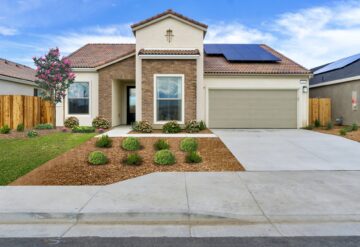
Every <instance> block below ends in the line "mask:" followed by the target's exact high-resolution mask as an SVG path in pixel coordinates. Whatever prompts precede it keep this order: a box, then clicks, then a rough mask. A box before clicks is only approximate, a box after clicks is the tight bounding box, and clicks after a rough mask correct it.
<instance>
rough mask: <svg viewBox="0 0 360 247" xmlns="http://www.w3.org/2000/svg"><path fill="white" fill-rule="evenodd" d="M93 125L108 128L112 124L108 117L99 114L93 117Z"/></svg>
mask: <svg viewBox="0 0 360 247" xmlns="http://www.w3.org/2000/svg"><path fill="white" fill-rule="evenodd" d="M92 126H93V127H94V128H97V129H108V128H110V127H111V124H110V122H109V120H107V119H106V118H103V117H101V116H98V117H96V118H94V119H93V121H92Z"/></svg>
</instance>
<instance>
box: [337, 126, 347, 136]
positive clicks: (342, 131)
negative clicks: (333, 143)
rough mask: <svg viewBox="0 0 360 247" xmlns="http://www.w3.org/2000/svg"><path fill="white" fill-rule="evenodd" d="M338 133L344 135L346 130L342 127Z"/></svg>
mask: <svg viewBox="0 0 360 247" xmlns="http://www.w3.org/2000/svg"><path fill="white" fill-rule="evenodd" d="M339 134H340V135H342V136H346V134H347V130H346V129H345V128H342V129H341V130H340V131H339Z"/></svg>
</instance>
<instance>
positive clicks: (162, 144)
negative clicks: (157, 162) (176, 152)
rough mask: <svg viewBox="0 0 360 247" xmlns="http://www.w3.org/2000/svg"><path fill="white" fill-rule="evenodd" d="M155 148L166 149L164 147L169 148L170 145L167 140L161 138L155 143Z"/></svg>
mask: <svg viewBox="0 0 360 247" xmlns="http://www.w3.org/2000/svg"><path fill="white" fill-rule="evenodd" d="M154 148H155V150H164V149H169V148H170V145H169V142H168V141H167V140H164V139H159V140H157V141H156V142H155V143H154Z"/></svg>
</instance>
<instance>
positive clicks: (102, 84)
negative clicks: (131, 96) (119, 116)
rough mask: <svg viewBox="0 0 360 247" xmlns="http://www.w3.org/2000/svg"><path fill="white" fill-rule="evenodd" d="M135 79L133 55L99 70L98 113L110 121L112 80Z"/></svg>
mask: <svg viewBox="0 0 360 247" xmlns="http://www.w3.org/2000/svg"><path fill="white" fill-rule="evenodd" d="M113 80H134V81H135V56H134V57H130V58H127V59H125V60H122V61H120V62H118V63H115V64H112V65H110V66H107V67H105V68H102V69H100V70H99V115H100V116H103V117H105V118H106V119H108V120H109V121H110V122H111V120H112V119H111V114H112V81H113Z"/></svg>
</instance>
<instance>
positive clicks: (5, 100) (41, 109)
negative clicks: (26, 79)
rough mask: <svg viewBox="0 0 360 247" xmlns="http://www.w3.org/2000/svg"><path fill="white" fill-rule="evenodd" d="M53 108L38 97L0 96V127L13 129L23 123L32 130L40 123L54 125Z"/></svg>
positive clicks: (49, 103)
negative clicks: (5, 126) (6, 126)
mask: <svg viewBox="0 0 360 247" xmlns="http://www.w3.org/2000/svg"><path fill="white" fill-rule="evenodd" d="M54 111H55V107H53V104H52V103H51V102H50V101H46V100H43V99H41V98H40V97H34V96H24V95H0V127H2V126H4V125H5V124H7V125H8V126H9V127H10V128H12V129H15V128H16V127H17V126H18V124H21V123H23V124H24V125H25V128H32V127H34V126H36V125H37V124H40V123H51V124H53V123H54V120H55V119H54V113H55V112H54Z"/></svg>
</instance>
